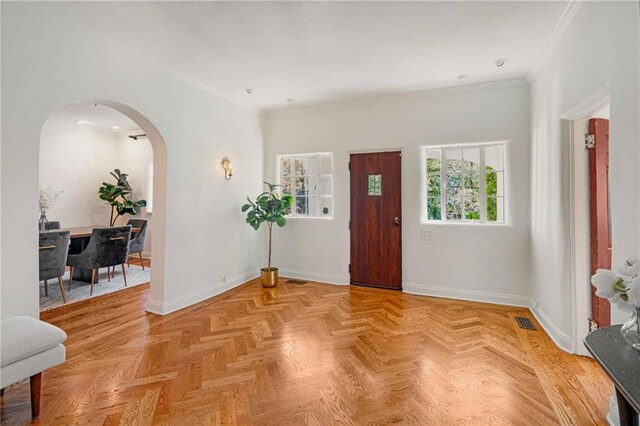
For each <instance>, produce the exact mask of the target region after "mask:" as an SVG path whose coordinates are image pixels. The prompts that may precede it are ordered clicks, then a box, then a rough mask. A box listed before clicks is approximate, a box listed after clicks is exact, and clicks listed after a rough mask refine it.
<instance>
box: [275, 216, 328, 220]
mask: <svg viewBox="0 0 640 426" xmlns="http://www.w3.org/2000/svg"><path fill="white" fill-rule="evenodd" d="M285 219H287V220H289V219H303V220H311V219H318V220H333V216H285Z"/></svg>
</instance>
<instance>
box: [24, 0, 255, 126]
mask: <svg viewBox="0 0 640 426" xmlns="http://www.w3.org/2000/svg"><path fill="white" fill-rule="evenodd" d="M14 4H15V5H19V6H20V7H22V8H24V9H25V10H29V11H30V12H33V13H35V14H37V15H39V16H40V17H42V18H44V19H46V20H48V21H49V22H51V23H53V24H56V25H59V26H61V27H64V28H66V29H68V30H71V31H73V32H75V33H77V34H80V35H81V36H84V37H88V38H91V39H92V40H94V41H96V42H97V43H100V44H102V45H104V46H107V47H109V48H111V49H113V50H114V51H116V52H118V53H120V54H123V55H126V56H129V57H130V58H131V60H130V63H135V64H137V65H144V66H150V67H152V68H154V69H156V70H158V71H160V72H162V73H164V74H167V75H168V76H170V77H172V78H174V79H176V80H178V81H182V82H184V83H186V84H188V85H190V86H192V87H195V88H197V89H199V90H202V91H204V92H207V93H209V94H211V95H213V96H216V97H218V98H221V99H224V100H226V101H229V102H231V103H233V104H235V105H237V106H239V107H241V108H243V109H246V110H247V111H250V112H253V113H255V114H259V115H265V111H264V110H263V109H261V108H259V107H257V106H255V105H253V104H251V103H249V102H246V101H244V100H243V99H240V98H238V97H236V96H234V95H232V94H230V93H227V92H225V91H223V90H220V89H218V88H216V87H213V86H211V85H209V84H207V83H204V82H202V81H200V80H198V79H195V78H193V77H190V76H187V75H185V74H182V73H180V72H177V71H175V70H173V69H171V68H169V67H167V66H165V65H163V64H161V63H160V62H158V61H157V60H155V59H154V58H152V57H150V56H148V55H145V54H143V53H140V52H139V51H136V50H134V49H131V48H129V47H127V46H126V45H125V44H122V43H120V42H117V41H115V40H113V39H111V38H109V37H105V36H103V35H102V34H98V33H97V32H95V31H91V30H90V29H88V28H86V27H83V26H81V25H78V24H76V23H75V22H72V21H70V20H67V19H62V18H60V17H59V16H54V15H52V14H49V13H46V12H44V11H42V10H40V9H38V8H37V7H34V6H32V5H30V4H29V3H28V2H16V3H14Z"/></svg>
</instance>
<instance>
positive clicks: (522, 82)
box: [265, 78, 529, 119]
mask: <svg viewBox="0 0 640 426" xmlns="http://www.w3.org/2000/svg"><path fill="white" fill-rule="evenodd" d="M528 86H529V82H528V81H527V80H526V79H524V78H513V79H508V80H494V81H488V82H485V83H472V84H464V85H461V86H449V87H439V88H433V89H424V90H413V91H409V92H400V93H391V94H387V95H379V96H369V97H364V98H355V99H343V100H340V99H338V100H327V101H326V102H322V103H318V104H311V105H307V106H304V105H301V106H291V107H286V106H285V107H282V108H275V109H269V110H267V111H266V113H265V115H266V118H267V119H268V118H270V117H280V116H289V115H296V114H306V113H312V112H322V111H326V110H330V109H333V108H338V107H340V108H343V107H349V106H352V105H357V104H366V103H369V102H378V101H381V100H382V101H388V100H403V99H417V98H427V97H435V96H449V95H455V94H460V93H472V92H482V91H489V90H500V89H510V88H513V87H528Z"/></svg>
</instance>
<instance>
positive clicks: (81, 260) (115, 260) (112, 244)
mask: <svg viewBox="0 0 640 426" xmlns="http://www.w3.org/2000/svg"><path fill="white" fill-rule="evenodd" d="M130 239H131V225H125V226H118V227H114V228H95V229H93V230H92V231H91V238H90V239H89V242H88V243H87V247H86V248H85V249H84V251H82V253H79V254H72V255H70V256H69V257H68V258H67V265H68V266H70V267H71V279H70V280H69V287H71V282H72V280H73V271H74V269H75V268H82V269H90V270H91V293H90V295H93V285H94V283H95V280H96V275H97V273H98V270H99V269H100V268H107V275H109V267H111V266H113V267H114V269H115V266H116V265H120V266H121V267H122V274H123V277H124V285H125V287H126V286H127V274H126V272H125V268H124V264H125V263H126V262H127V258H128V257H129V240H130Z"/></svg>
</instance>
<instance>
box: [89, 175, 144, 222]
mask: <svg viewBox="0 0 640 426" xmlns="http://www.w3.org/2000/svg"><path fill="white" fill-rule="evenodd" d="M109 174H110V175H111V176H113V178H114V179H115V180H116V183H115V184H113V183H108V182H102V186H101V187H100V188H99V189H98V196H99V197H100V199H101V200H104V201H106V202H107V204H109V205H110V206H111V215H110V216H109V226H114V225H115V224H116V219H118V218H119V217H120V216H124V215H125V214H130V215H135V214H136V213H138V209H139V208H140V207H145V206H146V205H147V201H146V200H137V201H135V200H131V199H129V198H130V196H129V194H131V191H132V189H131V185H129V181H128V180H127V177H128V176H129V175H128V174H127V173H122V172H120V170H119V169H115V170H114V171H113V172H109Z"/></svg>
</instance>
